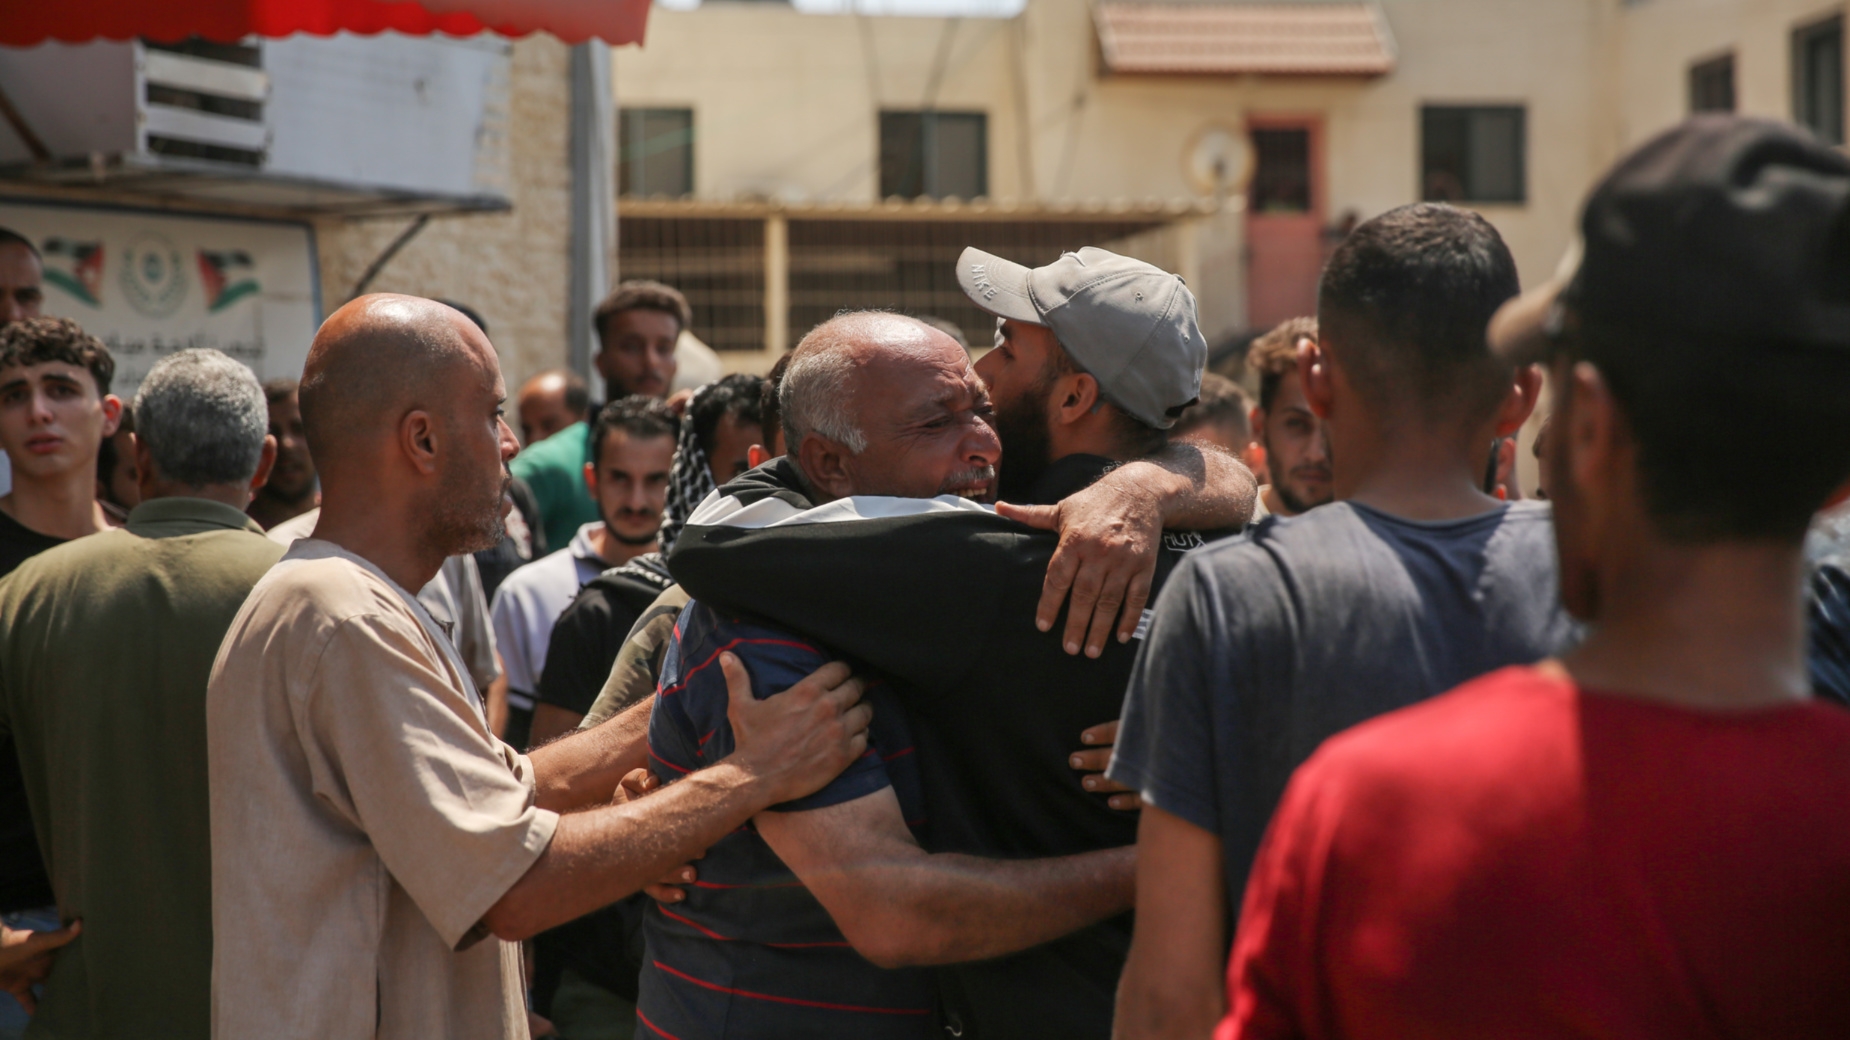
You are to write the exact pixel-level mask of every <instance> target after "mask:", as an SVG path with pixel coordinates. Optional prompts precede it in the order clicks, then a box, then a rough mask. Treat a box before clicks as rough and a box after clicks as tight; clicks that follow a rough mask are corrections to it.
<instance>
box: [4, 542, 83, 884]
mask: <svg viewBox="0 0 1850 1040" xmlns="http://www.w3.org/2000/svg"><path fill="white" fill-rule="evenodd" d="M66 541H68V539H64V538H53V537H52V536H51V535H48V534H40V533H38V532H37V531H34V530H32V529H31V528H29V527H27V526H26V525H24V524H22V523H20V522H19V521H17V520H15V519H13V518H12V517H11V516H8V515H7V514H6V513H0V577H4V576H6V575H8V574H11V573H13V571H14V569H15V568H17V567H18V566H19V565H20V564H22V563H24V562H26V561H27V560H29V559H31V558H32V557H34V556H37V555H38V554H39V553H42V552H44V551H45V550H47V549H50V548H52V547H53V546H57V545H63V544H64V543H65V542H66ZM55 901H56V898H55V897H54V896H53V895H52V893H51V879H50V878H48V877H46V876H45V858H44V857H43V856H41V855H40V854H39V841H38V836H37V835H36V834H34V833H33V831H32V810H31V809H30V808H28V807H27V805H26V781H25V778H24V777H23V776H21V775H20V772H19V753H18V751H16V750H15V749H14V747H13V738H12V737H10V736H8V737H0V913H11V912H13V911H15V910H27V909H30V908H32V907H39V906H50V905H51V904H52V903H53V902H55Z"/></svg>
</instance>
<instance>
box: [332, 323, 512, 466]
mask: <svg viewBox="0 0 1850 1040" xmlns="http://www.w3.org/2000/svg"><path fill="white" fill-rule="evenodd" d="M498 375H499V366H498V365H497V363H496V361H495V355H494V348H493V347H491V346H489V345H488V340H487V338H486V337H485V336H483V335H482V331H481V330H480V329H478V328H476V326H475V324H474V323H473V322H471V321H470V320H469V319H468V318H466V317H464V316H463V314H462V312H460V311H458V310H455V309H454V308H451V307H448V306H445V305H444V304H441V303H438V302H436V301H434V300H426V299H423V298H422V297H417V296H398V295H394V294H391V293H374V294H372V295H370V296H362V297H360V298H359V299H357V300H354V301H353V302H351V303H349V304H347V305H346V306H344V307H342V308H341V309H340V310H337V311H335V312H334V314H333V315H332V316H330V317H329V318H328V320H327V321H325V322H323V323H322V325H321V329H320V331H318V332H316V333H315V342H314V344H313V345H312V346H310V347H309V350H308V363H307V364H306V365H304V366H303V369H302V387H301V390H300V392H299V397H300V400H301V404H302V426H303V430H304V432H305V434H306V436H307V438H308V449H309V453H310V454H311V455H313V456H314V459H315V465H316V466H317V468H319V469H320V470H321V472H322V473H323V474H324V475H326V474H329V473H331V472H338V471H339V470H340V469H341V468H342V466H343V465H347V464H349V463H351V462H352V461H354V460H355V459H356V457H365V456H368V455H370V454H371V453H372V452H373V451H374V450H376V449H377V448H379V447H381V446H382V443H381V442H382V439H383V438H390V437H392V436H394V435H395V431H396V429H397V426H398V421H399V419H401V418H402V417H403V416H404V415H405V413H407V412H410V411H412V410H414V409H424V410H426V411H429V412H431V413H433V414H438V415H441V414H444V412H445V411H446V406H447V405H448V403H449V402H450V401H452V400H453V394H454V392H455V390H456V389H458V387H459V384H461V385H473V384H481V383H487V384H492V383H493V382H494V381H495V380H496V378H497V377H498Z"/></svg>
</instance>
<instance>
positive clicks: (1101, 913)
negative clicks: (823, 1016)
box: [755, 787, 1136, 968]
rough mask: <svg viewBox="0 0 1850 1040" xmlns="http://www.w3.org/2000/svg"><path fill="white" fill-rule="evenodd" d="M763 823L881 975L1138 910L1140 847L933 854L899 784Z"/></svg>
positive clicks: (761, 819)
mask: <svg viewBox="0 0 1850 1040" xmlns="http://www.w3.org/2000/svg"><path fill="white" fill-rule="evenodd" d="M755 822H756V824H757V827H758V833H759V834H761V835H763V837H764V839H765V841H766V842H767V843H769V844H770V846H771V849H772V851H774V852H776V853H777V855H778V858H780V859H782V860H783V861H784V863H785V865H786V866H788V867H790V869H791V870H793V871H795V873H796V875H797V878H798V879H799V880H801V881H802V882H803V884H804V886H805V887H807V888H808V889H809V890H810V892H811V893H812V894H813V895H815V897H816V899H817V900H818V901H820V902H821V903H822V905H823V907H824V908H825V909H827V910H828V912H829V916H830V917H832V918H834V920H835V924H836V926H837V927H838V928H840V929H841V931H842V935H843V936H844V937H845V938H847V940H848V942H849V943H850V944H851V945H852V946H853V947H854V948H855V950H856V951H857V952H859V953H860V954H861V955H862V956H863V957H866V958H867V959H868V960H870V961H872V962H873V963H875V964H877V965H880V966H881V967H887V968H894V967H901V966H905V965H917V964H955V963H960V962H963V961H973V960H985V959H987V958H990V957H999V956H1002V955H1003V954H1007V953H1013V952H1015V951H1017V950H1024V949H1027V948H1028V947H1030V946H1036V945H1039V944H1041V943H1044V942H1047V941H1049V940H1052V939H1057V938H1059V937H1060V936H1063V935H1066V934H1068V933H1071V932H1074V931H1077V930H1079V929H1081V928H1084V927H1085V926H1087V925H1090V924H1093V923H1096V922H1098V921H1101V920H1104V919H1105V918H1107V917H1110V916H1112V915H1114V914H1118V913H1122V912H1123V911H1125V910H1128V909H1130V906H1131V897H1132V879H1133V876H1134V870H1135V862H1136V853H1135V850H1134V849H1133V848H1131V847H1125V848H1121V849H1106V850H1102V851H1098V852H1087V853H1082V854H1080V855H1076V856H1061V857H1056V858H1050V859H1033V860H993V859H984V858H981V857H977V856H965V855H956V854H948V853H940V854H937V855H933V854H930V853H927V852H926V851H925V850H924V849H922V848H920V847H919V844H918V842H917V841H916V840H915V839H914V838H913V837H912V832H911V831H910V830H908V829H907V827H906V822H905V819H904V817H903V814H902V813H901V811H900V807H899V799H898V797H897V796H896V795H895V794H894V793H893V789H892V788H890V787H887V788H883V789H881V790H879V791H876V792H874V793H873V794H869V795H865V796H863V797H861V798H857V799H855V800H854V801H851V802H843V803H841V804H838V805H831V806H826V807H824V808H820V809H810V810H805V811H802V812H764V813H759V814H758V816H757V818H756V821H755Z"/></svg>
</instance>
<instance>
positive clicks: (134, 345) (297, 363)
mask: <svg viewBox="0 0 1850 1040" xmlns="http://www.w3.org/2000/svg"><path fill="white" fill-rule="evenodd" d="M0 227H7V228H11V229H13V230H14V231H17V232H19V233H20V234H22V235H24V236H25V237H27V238H29V239H31V240H32V241H33V242H34V243H36V244H37V245H38V247H39V251H40V253H41V254H42V256H43V258H44V261H45V303H44V312H45V313H46V314H50V315H56V316H58V317H62V318H70V319H72V320H74V321H76V322H77V323H78V324H80V325H82V326H83V327H84V329H85V330H86V331H88V332H90V333H91V334H93V335H95V336H96V337H97V338H98V339H100V340H102V341H103V342H104V343H105V344H106V345H107V346H108V347H109V350H110V353H112V354H114V355H115V359H116V378H115V385H114V386H113V387H111V389H112V390H113V391H114V392H115V393H116V394H118V395H120V396H121V397H122V398H123V400H125V401H126V400H131V399H132V398H133V396H134V393H135V388H136V387H138V386H140V385H141V380H142V378H143V377H144V376H146V375H147V373H148V369H149V368H151V367H152V366H153V365H154V363H155V362H156V361H159V360H160V359H161V358H162V357H164V356H166V355H168V354H171V353H174V352H175V351H180V350H185V349H187V348H189V347H212V348H214V349H217V350H221V351H223V352H225V353H226V354H229V355H231V356H232V357H234V358H237V359H238V360H239V361H242V362H244V363H245V364H247V365H249V366H250V367H251V368H252V370H254V371H255V372H256V373H257V377H258V378H259V379H266V380H267V379H273V378H276V377H278V376H299V375H301V373H302V362H303V360H304V359H306V358H307V356H308V344H309V340H310V339H312V338H313V337H314V334H315V329H316V327H317V326H319V325H320V323H321V301H320V299H319V296H318V290H317V285H316V272H315V242H314V231H313V229H311V228H310V227H309V226H308V225H306V224H294V223H285V222H279V221H257V220H243V219H236V218H218V217H199V216H190V215H189V216H177V215H170V214H167V213H156V212H150V211H147V210H135V209H117V208H112V207H104V206H66V205H54V204H45V203H40V202H28V201H24V200H18V199H0Z"/></svg>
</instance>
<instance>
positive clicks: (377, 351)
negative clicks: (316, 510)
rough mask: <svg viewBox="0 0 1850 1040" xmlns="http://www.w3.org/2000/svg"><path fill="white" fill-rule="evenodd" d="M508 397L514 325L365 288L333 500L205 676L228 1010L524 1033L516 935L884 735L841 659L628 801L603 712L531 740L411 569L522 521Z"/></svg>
mask: <svg viewBox="0 0 1850 1040" xmlns="http://www.w3.org/2000/svg"><path fill="white" fill-rule="evenodd" d="M506 396H507V391H506V389H505V386H504V384H503V382H502V379H501V373H500V366H499V365H498V364H497V363H496V360H495V352H494V348H493V347H492V346H491V345H490V344H489V342H488V339H487V337H486V336H484V335H482V334H481V332H480V331H479V330H478V329H476V327H475V326H474V325H472V324H470V323H469V322H468V320H467V319H466V318H464V317H463V316H462V315H461V314H460V313H458V312H456V311H454V310H452V309H450V308H448V307H445V306H443V305H442V304H439V303H436V302H433V301H429V300H422V299H418V298H416V297H409V296H393V295H372V296H364V297H361V298H359V299H357V300H355V301H353V302H351V303H349V304H347V305H346V306H344V307H342V308H341V309H340V310H339V311H337V312H335V314H334V315H333V316H332V317H330V318H329V319H328V321H327V322H326V324H324V325H323V326H322V328H321V330H320V331H319V332H318V333H317V334H316V336H315V342H314V344H313V346H312V347H311V348H310V351H309V357H308V363H307V365H306V367H305V368H304V371H303V377H302V390H301V401H302V415H303V419H304V425H305V427H306V431H307V436H308V440H309V445H310V448H311V450H312V451H313V452H314V454H315V458H316V461H317V462H318V463H319V466H320V470H321V478H322V513H321V519H320V522H319V524H318V526H317V527H316V529H315V532H314V535H315V536H314V537H311V538H304V539H301V540H300V541H298V542H296V543H295V544H294V545H293V546H291V548H290V550H289V552H288V553H287V555H285V556H284V558H283V560H282V561H281V562H280V563H278V564H277V565H276V566H275V567H274V568H272V569H271V570H270V571H269V572H268V573H267V574H266V575H265V576H264V577H263V579H262V580H261V581H260V582H259V583H258V584H257V586H256V588H255V589H253V590H252V592H251V595H250V597H249V599H247V600H246V601H245V603H244V606H243V608H242V609H241V610H240V611H239V613H238V616H237V618H236V619H235V620H234V621H233V622H232V625H231V630H230V632H229V633H228V634H227V635H226V638H225V642H224V644H223V645H222V646H221V648H220V651H219V656H218V661H217V663H216V665H215V666H214V668H213V672H212V678H211V680H210V682H209V684H208V690H207V697H206V728H207V758H208V765H209V772H210V785H211V786H210V791H211V828H212V833H211V842H212V899H213V903H212V927H213V972H212V975H213V977H212V1002H213V1011H212V1015H213V1018H212V1022H213V1031H214V1033H216V1034H217V1035H222V1036H268V1037H285V1038H292V1037H299V1038H304V1040H306V1038H315V1040H347V1038H356V1040H357V1038H361V1037H374V1038H383V1040H391V1038H397V1037H414V1036H415V1037H425V1036H446V1037H452V1038H462V1040H470V1038H478V1037H480V1038H508V1037H525V1036H526V1035H527V1026H526V1010H525V1002H524V997H523V994H522V992H521V988H522V987H521V970H520V953H519V947H518V946H517V945H516V943H515V942H513V941H510V940H519V939H523V938H526V937H528V936H530V935H533V934H534V933H536V932H538V931H540V930H542V929H544V928H548V927H551V926H553V925H556V924H559V923H562V922H564V921H568V920H571V919H573V918H575V917H579V916H581V915H583V914H585V913H587V912H589V911H591V910H594V909H596V908H597V907H599V906H603V905H605V904H607V903H610V902H612V901H614V900H616V899H620V898H622V897H624V896H627V895H629V894H630V893H632V892H635V891H637V890H638V889H639V888H641V887H642V885H643V884H644V883H645V882H648V881H652V880H654V879H655V878H658V877H661V876H662V875H663V874H664V873H665V872H666V871H667V870H668V869H669V868H670V867H672V866H673V865H675V864H677V863H680V862H683V861H685V860H686V859H687V858H688V857H689V856H691V855H694V854H696V853H698V852H699V850H701V849H704V848H706V847H708V846H709V845H711V844H713V843H714V842H715V841H717V840H719V839H720V838H721V837H723V836H724V835H725V834H727V833H729V832H731V831H732V830H734V829H735V828H737V827H738V826H740V825H741V824H743V823H744V822H745V821H746V820H748V819H750V818H751V817H752V816H753V815H755V814H757V813H758V812H759V811H760V810H762V809H764V808H766V807H767V806H770V805H773V804H777V803H779V802H782V801H786V800H788V799H791V798H797V797H803V796H805V795H807V794H809V793H810V792H812V791H814V790H816V789H817V788H818V787H820V786H821V785H822V784H823V783H825V782H826V781H827V780H828V778H830V777H833V776H835V775H836V774H838V773H839V772H841V770H842V769H843V768H844V767H845V766H847V765H848V764H849V763H851V762H853V761H855V760H856V759H857V758H858V757H859V756H860V755H861V753H862V751H863V750H864V748H865V745H866V732H865V731H866V726H867V723H868V721H869V718H870V716H871V711H870V709H869V708H868V707H867V706H865V705H859V704H857V703H856V701H857V700H858V698H859V694H860V683H859V682H858V681H857V680H846V681H844V679H845V677H846V675H847V668H846V667H845V666H842V665H832V666H829V667H826V668H823V669H820V670H818V672H817V673H816V674H815V675H812V676H810V677H808V678H806V679H804V680H803V681H802V682H800V683H798V684H797V687H796V688H795V689H794V690H793V691H792V694H793V696H785V697H780V698H778V699H777V700H776V701H771V702H766V703H763V704H759V703H756V702H754V701H753V700H752V698H751V697H750V695H749V691H748V687H747V686H746V685H745V684H744V683H743V682H742V681H741V682H738V683H736V684H734V685H732V686H730V687H729V689H730V691H731V699H730V701H729V703H730V704H731V705H732V708H733V721H734V724H735V726H736V727H737V732H738V733H739V735H740V738H741V739H740V744H739V748H738V750H737V751H736V752H735V753H734V754H733V755H731V756H728V757H727V758H726V759H725V761H723V762H720V763H718V764H717V765H716V766H715V767H714V768H712V769H708V770H705V771H704V772H703V773H702V774H701V776H700V777H699V778H697V779H695V780H692V781H690V782H687V783H682V784H677V785H676V790H673V791H664V792H662V793H660V794H658V795H655V796H654V797H652V798H650V799H648V800H647V801H646V802H642V803H634V804H612V803H611V792H612V791H614V790H617V789H618V785H619V782H620V780H621V776H620V775H619V774H618V773H617V772H616V768H615V765H614V763H613V759H612V754H611V749H610V748H608V747H607V746H606V745H605V743H604V741H603V739H602V737H601V736H600V735H599V734H598V733H596V732H591V733H585V734H580V735H578V736H575V737H572V738H568V739H566V740H561V741H558V742H557V743H555V744H553V745H552V746H551V747H549V748H546V749H545V750H544V751H542V752H539V753H536V754H535V755H534V756H532V757H531V758H529V757H527V756H524V755H521V754H519V753H518V752H516V751H514V750H513V749H512V748H510V747H508V746H507V745H506V744H503V743H501V742H500V741H499V740H497V739H495V737H494V736H493V734H492V733H490V732H489V730H488V727H487V724H486V721H485V719H484V716H483V710H482V702H481V699H480V697H479V695H478V693H477V691H476V689H475V686H474V684H473V683H472V682H471V681H470V679H469V676H468V670H467V669H466V668H465V667H464V666H463V664H462V662H461V661H460V660H459V659H458V657H457V655H456V653H455V651H454V650H453V649H452V648H451V647H450V645H449V641H448V639H447V638H446V637H445V635H444V634H443V632H442V631H441V629H439V627H438V626H437V624H436V623H435V622H434V621H433V620H432V619H431V617H430V615H429V613H428V612H427V611H425V610H424V608H423V607H422V606H420V605H419V604H418V601H417V600H416V598H415V597H413V596H412V595H411V593H409V592H408V591H406V590H407V589H414V588H418V587H421V586H422V585H424V584H425V583H426V582H428V581H429V580H430V579H431V577H432V576H433V575H435V574H436V573H437V569H438V568H439V567H440V566H441V565H442V563H443V561H444V560H445V558H447V557H450V556H454V555H458V554H461V553H469V552H474V551H476V550H478V549H481V548H483V547H485V546H488V545H492V544H494V542H495V540H496V539H497V538H499V537H500V535H501V530H500V528H501V515H502V510H503V509H504V508H505V506H504V504H503V494H504V491H505V488H506V486H507V481H508V473H507V460H508V459H510V458H512V457H513V455H514V452H515V449H516V443H515V440H514V435H513V432H512V431H510V430H509V429H508V427H507V424H506V423H505V422H504V421H503V420H502V407H503V405H504V403H505V400H506ZM721 666H722V667H723V668H728V669H729V670H735V671H736V662H731V661H723V662H721ZM739 678H740V679H741V680H742V679H743V677H742V676H740V677H739ZM490 935H493V936H495V937H496V938H495V939H494V940H489V941H484V940H486V939H487V938H488V936H490Z"/></svg>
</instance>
